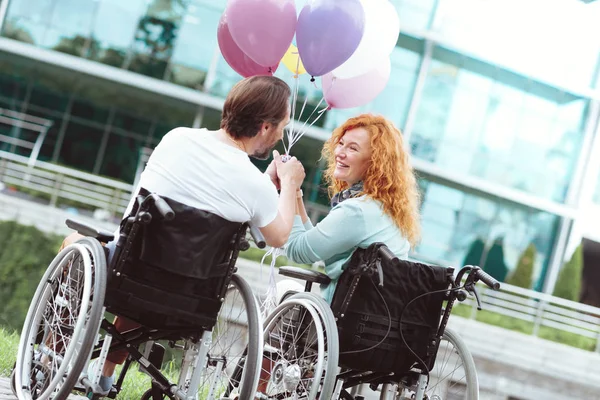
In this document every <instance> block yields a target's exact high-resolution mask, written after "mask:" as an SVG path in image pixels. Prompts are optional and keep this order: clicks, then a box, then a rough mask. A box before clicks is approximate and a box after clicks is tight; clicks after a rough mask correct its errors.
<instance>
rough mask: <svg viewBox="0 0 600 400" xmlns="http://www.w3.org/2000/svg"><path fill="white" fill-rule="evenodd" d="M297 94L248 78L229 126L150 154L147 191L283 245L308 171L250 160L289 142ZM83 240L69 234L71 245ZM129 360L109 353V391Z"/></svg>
mask: <svg viewBox="0 0 600 400" xmlns="http://www.w3.org/2000/svg"><path fill="white" fill-rule="evenodd" d="M290 94H291V92H290V89H289V87H288V85H287V84H286V83H285V82H284V81H282V80H281V79H279V78H275V77H271V76H255V77H251V78H247V79H244V80H242V81H240V82H239V83H237V84H236V85H235V86H234V87H233V88H232V89H231V91H230V92H229V94H228V96H227V98H226V100H225V104H224V106H223V115H222V120H221V129H219V130H217V131H208V130H206V129H191V128H176V129H174V130H172V131H170V132H168V133H167V134H166V135H165V136H164V137H163V139H162V140H161V142H160V143H159V144H158V146H157V147H156V149H155V150H154V152H153V153H152V155H151V156H150V159H149V160H148V164H147V166H146V168H145V170H144V172H143V173H142V175H141V177H140V183H139V186H140V187H142V188H144V189H146V190H148V191H149V192H152V193H157V194H158V195H161V196H165V197H168V198H170V199H172V200H175V201H178V202H180V203H183V204H186V205H188V206H191V207H195V208H198V209H201V210H205V211H208V212H211V213H213V214H217V215H219V216H221V217H222V218H224V219H227V220H229V221H233V222H246V221H249V222H250V224H252V225H254V226H256V227H258V228H259V229H260V231H261V233H262V234H263V236H264V238H265V241H266V242H267V244H269V245H270V246H272V247H282V246H283V245H284V244H285V243H286V241H287V239H288V236H289V234H290V231H291V229H292V225H293V219H294V215H295V206H296V191H297V190H299V188H300V185H301V184H302V181H303V180H304V176H305V173H304V168H303V167H302V165H301V164H300V162H299V161H298V160H297V159H296V158H295V157H292V158H291V159H290V160H288V161H287V162H285V163H283V162H282V161H281V157H280V156H279V154H278V153H277V152H276V151H274V152H273V155H274V158H275V159H274V161H273V162H272V163H271V165H269V168H268V170H267V172H266V173H265V174H263V173H261V172H260V170H258V168H256V167H255V166H254V164H252V162H251V161H250V160H249V158H248V156H251V157H255V158H260V159H266V158H268V156H269V154H270V152H271V150H272V149H273V147H274V146H275V145H276V144H277V143H278V142H279V141H280V140H281V139H282V137H283V130H284V127H285V126H286V125H287V124H288V123H289V120H290V109H289V97H290ZM276 186H277V188H280V194H279V195H278V194H277V188H276ZM138 190H139V188H137V189H136V193H137V191H138ZM134 201H135V200H134V199H132V201H131V202H130V205H129V207H128V210H127V211H126V214H125V215H128V213H129V211H130V210H131V207H132V206H133V202H134ZM79 237H80V236H79V235H77V234H73V235H71V236H69V237H68V238H67V239H65V242H64V243H63V246H65V245H67V244H69V243H72V242H74V241H75V240H77V239H78V238H79ZM112 245H113V243H109V244H108V245H107V247H109V248H111V247H112ZM114 325H115V327H116V328H117V330H118V331H120V332H124V331H128V330H130V329H133V328H136V327H137V326H139V325H138V324H137V323H134V322H132V321H129V320H127V319H124V318H118V317H117V318H115V321H114ZM126 357H127V352H126V351H117V352H113V353H111V354H109V355H108V357H107V360H106V363H105V365H104V368H103V370H102V377H101V378H100V387H101V388H102V390H103V394H108V392H109V391H110V389H111V387H112V384H113V382H114V370H115V366H116V365H117V364H122V363H123V362H124V361H125V359H126Z"/></svg>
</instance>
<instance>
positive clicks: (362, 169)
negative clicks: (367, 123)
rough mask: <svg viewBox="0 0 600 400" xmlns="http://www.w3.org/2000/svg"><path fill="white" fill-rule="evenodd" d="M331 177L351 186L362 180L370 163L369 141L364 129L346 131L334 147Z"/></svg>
mask: <svg viewBox="0 0 600 400" xmlns="http://www.w3.org/2000/svg"><path fill="white" fill-rule="evenodd" d="M334 154H335V163H336V165H335V171H334V172H333V177H334V178H335V179H338V180H340V181H343V182H346V183H347V184H348V185H349V186H352V185H353V184H355V183H356V182H359V181H362V180H364V177H365V173H366V172H367V169H368V168H369V164H370V162H371V140H370V137H369V132H368V131H367V130H366V129H364V128H354V129H350V130H348V131H346V133H344V136H342V138H341V139H340V141H339V142H338V144H337V146H336V147H335V152H334Z"/></svg>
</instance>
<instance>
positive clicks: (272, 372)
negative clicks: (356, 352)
mask: <svg viewBox="0 0 600 400" xmlns="http://www.w3.org/2000/svg"><path fill="white" fill-rule="evenodd" d="M327 310H329V306H327V309H323V307H322V304H321V303H320V302H318V301H314V299H312V298H310V297H309V296H300V297H296V296H292V297H291V298H288V299H286V300H285V301H284V302H282V303H281V304H280V305H279V306H278V307H277V308H275V310H274V311H273V312H272V313H271V314H270V315H269V316H268V317H267V320H266V321H265V348H264V356H263V360H262V373H261V380H260V382H259V389H258V391H259V392H260V393H261V394H263V395H265V396H266V397H267V398H276V399H288V398H289V399H296V398H302V399H307V400H314V399H316V398H317V397H318V398H321V399H327V398H331V392H332V391H333V385H334V384H335V375H336V372H337V371H336V370H337V358H338V354H337V351H336V348H337V347H336V346H335V345H330V344H329V342H328V340H333V339H329V337H328V333H326V332H325V328H327V327H328V326H330V322H331V321H329V320H328V316H327V313H326V311H327ZM329 312H331V310H329ZM323 321H327V322H325V323H324V322H323ZM333 332H335V333H337V331H336V330H332V335H335V333H333ZM335 343H336V344H337V341H336V342H335ZM334 361H335V368H333V369H332V370H329V368H330V365H331V364H333V363H334Z"/></svg>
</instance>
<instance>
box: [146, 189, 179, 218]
mask: <svg viewBox="0 0 600 400" xmlns="http://www.w3.org/2000/svg"><path fill="white" fill-rule="evenodd" d="M151 196H152V200H154V206H155V207H156V209H157V210H158V213H159V214H160V215H161V217H162V218H163V219H164V220H165V221H171V220H172V219H173V218H175V213H174V212H173V209H172V208H171V207H169V205H168V204H167V202H166V201H165V200H164V199H163V198H162V197H160V196H158V195H156V194H151Z"/></svg>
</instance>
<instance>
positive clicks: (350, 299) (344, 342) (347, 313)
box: [332, 244, 453, 373]
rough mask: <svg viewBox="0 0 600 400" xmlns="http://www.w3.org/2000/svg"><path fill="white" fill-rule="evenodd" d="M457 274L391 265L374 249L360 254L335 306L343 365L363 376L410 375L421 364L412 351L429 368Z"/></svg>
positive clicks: (352, 262)
mask: <svg viewBox="0 0 600 400" xmlns="http://www.w3.org/2000/svg"><path fill="white" fill-rule="evenodd" d="M376 245H381V244H376ZM378 266H380V271H381V273H380V272H379V271H378ZM452 273H453V270H452V269H451V268H443V267H439V266H432V265H426V264H421V263H417V262H411V261H407V260H400V259H397V258H395V259H393V260H386V259H384V258H380V257H379V256H378V255H377V251H373V249H372V248H368V249H358V250H356V251H355V252H354V254H353V255H352V257H351V259H350V261H349V262H348V264H347V265H346V268H345V270H344V273H343V274H342V276H341V277H340V280H339V282H338V285H337V288H336V292H335V294H334V297H333V301H332V310H333V312H334V315H335V316H336V317H337V320H338V329H339V334H340V363H341V364H342V365H343V366H346V367H348V368H352V369H357V370H369V371H379V372H386V373H387V372H395V373H405V372H407V371H408V370H409V369H410V368H411V366H412V365H413V364H414V363H415V362H416V361H417V358H416V357H415V356H414V354H412V352H411V351H410V350H412V351H413V352H415V353H416V354H417V355H418V356H419V358H421V359H422V360H423V362H424V363H428V361H429V359H430V358H431V357H432V356H434V354H433V353H435V351H436V349H437V345H436V344H437V341H436V335H437V333H438V327H439V323H440V317H441V312H442V303H443V301H444V299H445V297H446V290H447V289H448V288H449V287H450V279H451V277H452ZM380 275H381V276H382V277H383V279H381V276H380ZM406 345H408V346H409V347H410V350H409V349H408V348H407V347H406ZM344 353H345V354H344Z"/></svg>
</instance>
